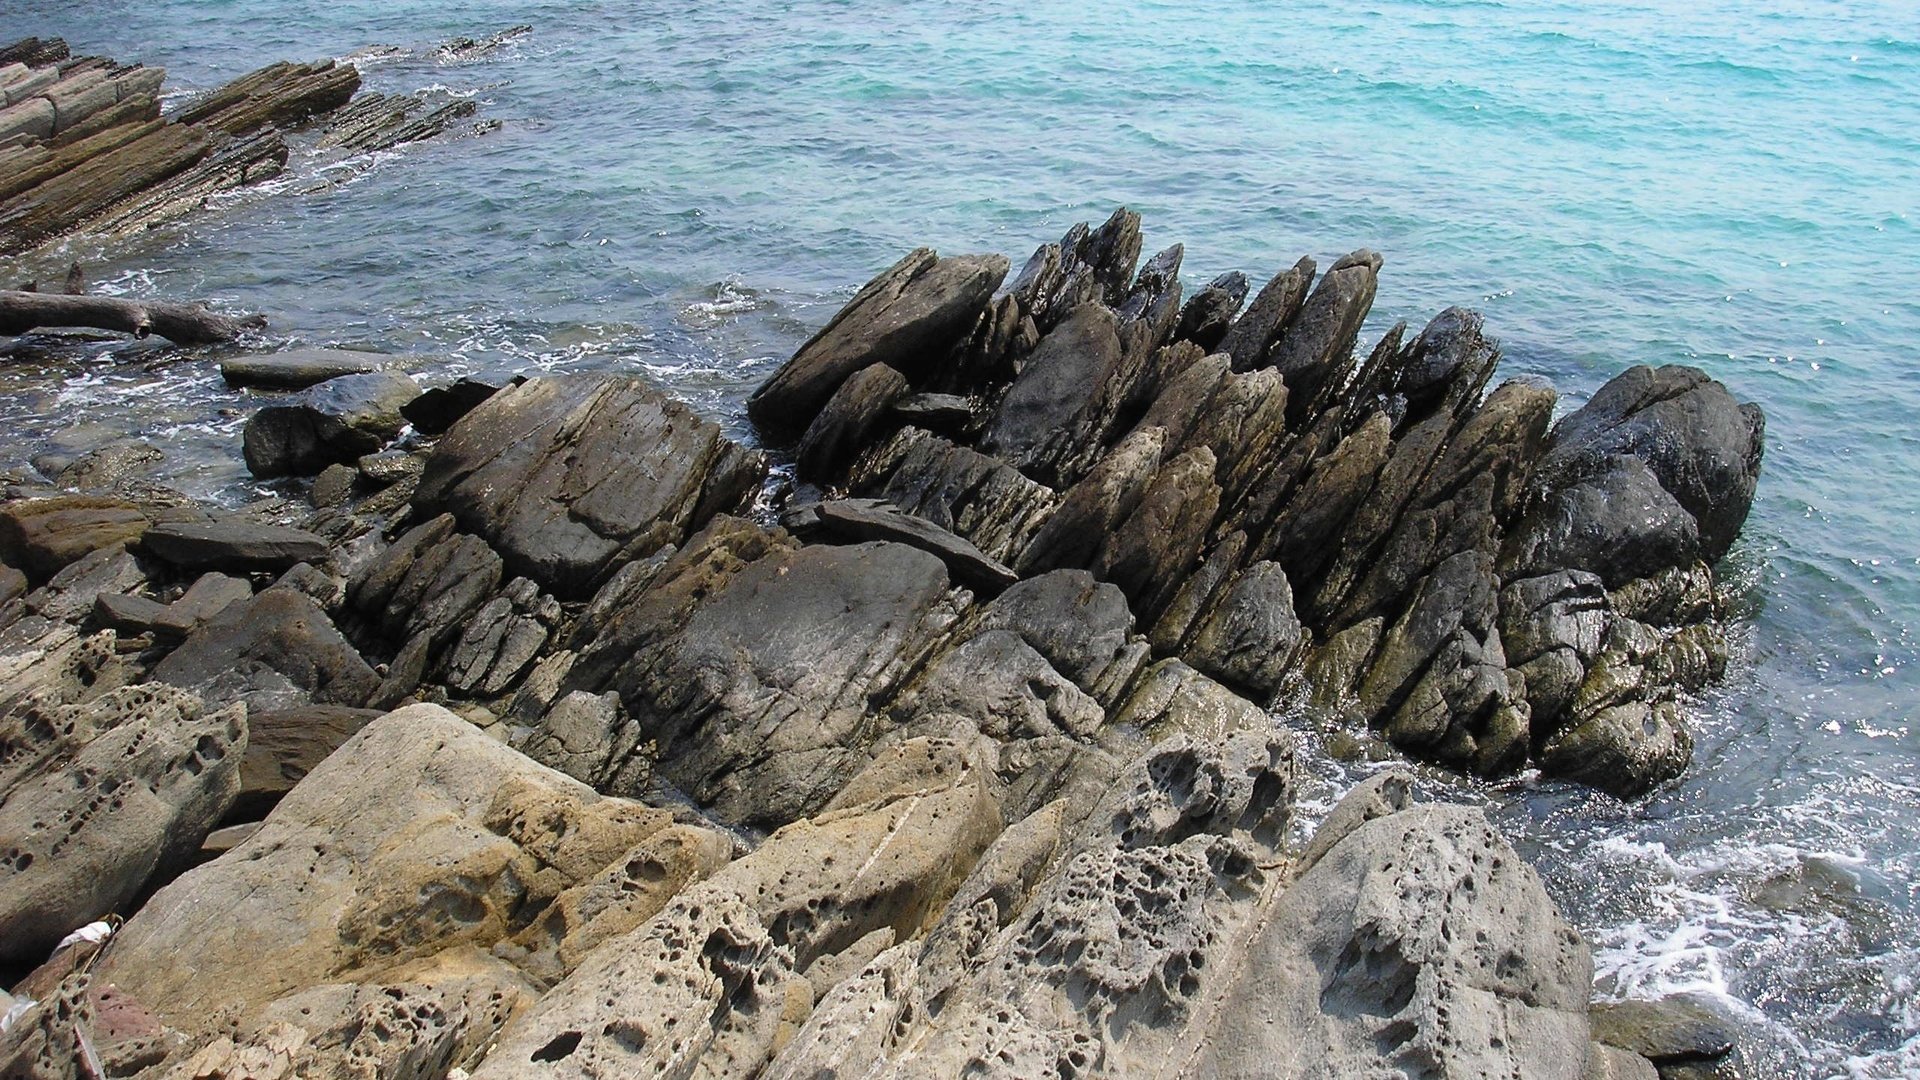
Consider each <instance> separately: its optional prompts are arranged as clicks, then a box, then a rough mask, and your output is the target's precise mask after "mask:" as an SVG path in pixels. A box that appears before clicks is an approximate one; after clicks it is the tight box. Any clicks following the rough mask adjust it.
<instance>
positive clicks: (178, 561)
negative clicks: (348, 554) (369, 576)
mask: <svg viewBox="0 0 1920 1080" xmlns="http://www.w3.org/2000/svg"><path fill="white" fill-rule="evenodd" d="M140 546H141V547H142V548H143V549H145V550H146V551H147V553H148V554H151V555H154V556H156V557H158V558H160V559H161V560H163V561H165V562H168V563H171V564H172V565H174V566H175V567H178V568H179V569H181V570H186V571H189V572H192V571H203V570H222V571H229V572H232V573H236V574H251V573H279V572H281V571H283V570H290V569H292V568H293V567H294V566H296V565H298V564H300V563H303V562H304V563H314V562H323V561H325V560H326V558H327V555H328V549H327V544H326V541H324V540H322V539H320V538H319V537H318V536H315V535H314V534H312V533H310V532H307V531H306V530H304V529H292V528H288V527H286V526H284V525H265V524H261V523H258V522H252V521H245V520H241V519H239V518H219V519H216V520H213V521H208V522H175V523H162V524H159V525H155V526H154V527H152V528H150V529H148V530H147V531H146V532H145V533H142V534H141V536H140Z"/></svg>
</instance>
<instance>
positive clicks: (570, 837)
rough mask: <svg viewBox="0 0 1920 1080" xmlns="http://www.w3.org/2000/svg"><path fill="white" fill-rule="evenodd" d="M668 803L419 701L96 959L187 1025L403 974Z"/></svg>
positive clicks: (657, 824) (498, 922)
mask: <svg viewBox="0 0 1920 1080" xmlns="http://www.w3.org/2000/svg"><path fill="white" fill-rule="evenodd" d="M670 821H671V815H670V814H667V813H666V812H664V811H658V810H650V809H648V808H646V807H643V806H639V805H637V804H634V803H630V802H626V801H624V800H618V799H603V798H601V797H599V796H597V795H595V794H594V793H593V792H592V791H591V790H590V789H588V788H586V787H585V786H584V785H581V784H579V783H578V782H577V781H574V780H571V779H569V778H567V777H564V776H561V775H560V774H558V773H555V772H553V771H551V770H549V769H545V768H542V767H541V766H539V765H536V764H534V763H533V762H530V761H528V760H527V759H526V758H524V757H522V756H521V755H519V754H517V753H515V752H513V751H512V750H509V749H508V748H506V747H505V746H502V745H500V744H499V743H498V742H495V741H494V740H493V739H491V738H488V737H487V736H486V735H484V734H481V733H480V732H479V731H477V730H475V729H474V728H473V726H472V725H470V724H468V723H467V722H466V721H464V720H461V719H459V718H458V717H455V716H454V715H453V714H451V713H449V712H447V711H446V710H445V709H441V708H439V707H437V706H432V705H416V706H412V707H410V708H407V709H403V710H400V711H398V712H395V713H390V714H388V715H386V716H383V717H381V718H380V719H378V720H375V721H373V722H372V723H370V724H368V725H367V726H366V727H364V728H362V729H361V730H360V732H359V733H358V734H357V735H355V736H354V737H353V738H351V739H349V740H348V741H347V742H346V744H345V745H343V746H342V747H341V748H340V749H339V750H337V751H335V752H334V754H333V755H332V756H330V757H328V758H327V759H326V760H324V761H322V762H321V763H320V764H319V765H318V766H317V767H315V768H314V770H313V771H312V772H311V773H308V774H307V776H306V778H305V779H304V780H302V781H301V782H300V783H299V784H298V785H297V786H296V787H295V788H294V789H293V790H292V791H291V792H289V793H288V794H287V796H286V797H285V798H284V799H282V800H281V802H280V804H279V805H278V806H277V807H275V808H274V811H273V813H272V814H270V815H269V816H268V817H267V820H266V822H265V824H263V825H262V826H261V828H260V831H259V832H258V833H256V834H255V835H254V837H253V839H251V840H249V841H247V842H246V843H244V844H242V845H241V846H239V847H237V848H235V849H234V850H233V851H231V852H229V853H227V854H226V855H224V856H222V857H220V858H218V859H216V860H214V861H213V862H211V863H208V864H206V865H204V866H201V867H199V868H198V869H195V870H193V871H191V872H189V873H187V874H186V875H184V876H182V877H180V878H179V879H177V880H176V881H174V882H173V883H172V884H171V885H168V886H167V887H166V888H164V889H162V890H160V892H158V893H156V894H155V895H154V897H153V898H152V899H151V900H149V901H148V902H147V903H146V905H145V906H144V907H142V908H141V909H140V911H139V912H138V913H137V914H136V915H135V916H134V917H133V918H132V919H130V920H128V922H127V925H126V926H125V927H124V928H122V929H121V931H120V933H119V934H118V935H117V936H116V938H115V940H114V946H113V949H112V950H111V951H109V952H108V953H107V954H106V955H105V956H104V957H103V958H102V961H101V962H100V964H99V966H98V967H97V968H96V974H97V975H98V977H100V978H102V979H108V980H111V981H112V982H114V983H115V984H116V985H118V986H119V987H120V988H121V989H122V990H124V991H125V992H126V993H127V994H129V995H130V996H131V997H133V998H134V999H135V1000H138V1001H140V1002H142V1003H143V1004H145V1005H146V1006H147V1007H148V1008H150V1009H152V1010H153V1011H154V1012H156V1013H157V1014H159V1015H160V1016H161V1017H163V1018H164V1019H165V1020H166V1021H167V1023H168V1024H170V1025H171V1026H173V1027H176V1028H179V1029H181V1030H182V1031H186V1032H189V1033H195V1032H210V1031H211V1030H212V1029H213V1028H215V1026H216V1025H217V1022H218V1018H217V1017H216V1011H217V1010H221V1009H229V1010H233V1012H232V1013H230V1014H229V1015H238V1016H240V1017H247V1016H258V1015H261V1012H260V1010H261V1007H262V1006H265V1005H267V1004H268V1003H269V1002H273V1001H275V1000H276V999H281V998H283V997H284V995H286V994H288V993H289V992H293V991H298V990H302V989H305V988H311V987H316V986H321V985H324V984H331V983H340V982H355V983H360V982H373V981H376V980H379V981H386V980H388V979H393V980H395V981H404V978H405V976H406V974H407V972H409V971H410V970H418V969H419V968H420V967H421V966H422V965H426V966H429V967H430V966H431V965H432V962H433V961H434V960H435V958H437V957H444V956H446V955H447V954H448V953H449V951H450V950H452V951H456V952H457V951H458V950H460V948H461V947H463V946H468V947H474V948H478V949H487V948H489V947H491V946H492V945H494V944H495V943H497V942H500V941H503V940H505V939H507V938H508V937H510V936H512V934H513V933H514V932H515V931H516V930H518V929H519V928H520V927H521V926H524V925H525V923H526V921H527V920H531V919H533V918H536V917H538V915H539V914H540V912H541V911H542V910H543V909H544V908H545V906H546V905H547V904H548V903H550V902H551V901H552V900H553V898H554V897H555V896H557V895H559V894H560V893H561V892H563V891H564V890H566V889H568V888H571V887H573V886H574V885H577V884H580V883H582V882H585V881H587V880H589V879H591V878H592V877H593V876H595V875H596V874H598V873H599V872H600V871H601V870H602V869H604V868H605V867H606V866H608V865H609V864H610V863H612V862H613V861H614V860H615V859H617V858H619V857H620V855H621V853H622V852H625V851H627V850H629V849H630V848H632V846H633V845H634V844H635V843H636V842H637V841H638V840H640V839H641V838H643V837H644V836H646V835H648V834H650V833H652V832H655V831H657V830H658V829H660V828H662V827H664V826H665V825H666V824H667V823H669V822H670ZM189 955H190V956H192V957H193V958H194V962H193V963H192V964H191V965H185V964H181V963H180V962H179V958H180V957H182V956H189Z"/></svg>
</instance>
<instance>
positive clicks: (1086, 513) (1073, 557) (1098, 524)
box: [1015, 427, 1167, 575]
mask: <svg viewBox="0 0 1920 1080" xmlns="http://www.w3.org/2000/svg"><path fill="white" fill-rule="evenodd" d="M1166 447H1167V433H1166V430H1165V429H1164V428H1157V427H1140V428H1136V429H1134V431H1133V432H1132V433H1131V434H1129V435H1128V436H1127V437H1126V438H1125V439H1122V440H1121V441H1120V444H1119V445H1118V446H1116V447H1114V448H1113V450H1112V451H1111V452H1109V453H1108V454H1107V455H1106V456H1105V457H1103V458H1101V459H1100V463H1099V464H1098V465H1095V466H1094V467H1093V470H1092V471H1091V472H1089V473H1087V475H1086V476H1085V477H1083V478H1081V480H1080V482H1079V483H1076V484H1075V485H1073V487H1071V488H1069V489H1068V490H1067V493H1066V494H1065V495H1064V496H1063V497H1062V498H1061V499H1060V504H1059V509H1057V510H1055V511H1054V512H1053V514H1052V516H1050V517H1049V518H1047V521H1046V524H1044V525H1042V526H1040V528H1039V530H1038V531H1037V532H1035V533H1034V534H1033V540H1032V541H1031V542H1030V543H1029V544H1028V545H1027V546H1026V549H1025V550H1024V551H1023V552H1022V553H1021V555H1020V559H1019V562H1018V563H1017V564H1015V565H1016V567H1017V569H1018V570H1019V572H1020V573H1021V574H1023V575H1031V574H1037V573H1043V572H1045V571H1047V570H1054V569H1061V568H1074V567H1090V566H1092V565H1093V564H1094V562H1095V561H1096V560H1097V559H1098V558H1099V556H1100V551H1101V549H1102V547H1103V545H1104V544H1105V543H1106V542H1107V540H1108V538H1109V537H1110V536H1111V535H1112V534H1113V533H1114V532H1115V531H1117V530H1118V528H1119V527H1120V525H1121V523H1122V522H1123V521H1126V520H1128V519H1129V518H1130V517H1131V516H1132V515H1133V512H1134V510H1135V508H1136V507H1138V506H1139V505H1140V500H1141V498H1142V497H1143V496H1144V495H1145V494H1146V491H1147V485H1148V484H1149V483H1150V482H1151V481H1152V480H1153V478H1154V476H1155V474H1156V472H1157V471H1158V470H1159V468H1160V463H1161V461H1162V459H1163V457H1164V456H1165V454H1166Z"/></svg>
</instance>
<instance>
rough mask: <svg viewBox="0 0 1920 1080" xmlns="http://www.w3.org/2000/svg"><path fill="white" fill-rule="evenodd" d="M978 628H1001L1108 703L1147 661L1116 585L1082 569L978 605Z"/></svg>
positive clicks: (1029, 583)
mask: <svg viewBox="0 0 1920 1080" xmlns="http://www.w3.org/2000/svg"><path fill="white" fill-rule="evenodd" d="M974 625H975V626H976V627H977V628H978V629H979V630H980V631H983V632H984V631H991V630H1005V631H1008V632H1010V633H1014V634H1017V635H1019V637H1020V639H1021V640H1022V641H1024V642H1026V643H1027V645H1029V646H1031V647H1032V648H1033V650H1034V651H1035V652H1037V653H1039V654H1040V655H1041V656H1043V657H1045V658H1046V661H1047V663H1048V664H1050V665H1051V666H1052V667H1053V668H1054V669H1055V670H1056V671H1058V672H1060V674H1062V675H1064V676H1066V677H1067V678H1068V679H1069V680H1071V681H1072V682H1073V684H1074V685H1075V686H1078V687H1079V688H1080V689H1081V690H1084V691H1085V692H1086V693H1088V694H1089V695H1092V696H1093V698H1094V699H1095V700H1097V701H1099V702H1100V703H1101V704H1102V705H1103V706H1104V707H1108V708H1111V707H1112V706H1113V705H1114V704H1115V703H1116V702H1117V701H1118V700H1119V697H1120V695H1121V694H1122V693H1123V692H1124V691H1125V690H1126V688H1127V686H1128V684H1129V683H1131V682H1132V681H1133V676H1134V673H1135V672H1137V671H1138V670H1139V669H1140V665H1141V664H1142V663H1144V662H1145V660H1146V649H1145V647H1144V645H1143V644H1142V643H1141V642H1140V641H1139V640H1138V639H1137V638H1135V637H1134V636H1133V612H1132V611H1131V610H1129V609H1128V607H1127V598H1126V595H1125V594H1124V593H1122V592H1121V591H1120V589H1119V588H1118V587H1117V586H1115V585H1112V584H1110V583H1108V582H1103V581H1099V580H1097V579H1095V578H1094V576H1093V575H1092V574H1091V573H1088V572H1087V571H1085V570H1056V571H1053V572H1052V573H1047V574H1041V575H1039V576H1037V577H1030V578H1028V579H1026V580H1025V581H1022V582H1020V583H1019V584H1018V585H1015V586H1013V587H1012V588H1010V589H1008V590H1007V591H1006V592H1004V593H1001V594H1000V595H999V597H997V598H996V599H995V600H994V601H993V602H992V603H990V604H988V605H986V606H985V607H984V608H981V609H980V610H979V611H978V613H977V615H976V616H975V623H974Z"/></svg>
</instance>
